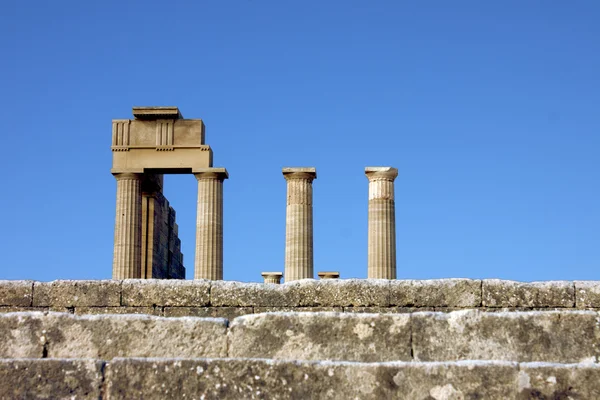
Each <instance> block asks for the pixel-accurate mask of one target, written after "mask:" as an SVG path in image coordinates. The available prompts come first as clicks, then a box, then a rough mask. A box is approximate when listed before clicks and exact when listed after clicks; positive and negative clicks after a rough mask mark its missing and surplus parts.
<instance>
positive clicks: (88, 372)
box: [0, 359, 104, 399]
mask: <svg viewBox="0 0 600 400" xmlns="http://www.w3.org/2000/svg"><path fill="white" fill-rule="evenodd" d="M103 364H104V363H103V362H101V361H95V360H50V359H45V360H31V359H30V360H0V399H99V398H101V388H100V387H101V385H102V368H103Z"/></svg>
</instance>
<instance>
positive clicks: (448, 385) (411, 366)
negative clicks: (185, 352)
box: [106, 358, 518, 400]
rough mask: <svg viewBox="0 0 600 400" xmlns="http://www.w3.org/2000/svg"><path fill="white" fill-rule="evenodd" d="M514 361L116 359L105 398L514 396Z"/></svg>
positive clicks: (422, 399)
mask: <svg viewBox="0 0 600 400" xmlns="http://www.w3.org/2000/svg"><path fill="white" fill-rule="evenodd" d="M517 372H518V370H517V366H516V364H513V363H500V362H485V363H484V362H469V363H461V362H458V363H426V364H415V363H403V362H398V363H382V364H372V363H369V364H363V363H340V362H328V361H325V362H310V361H281V360H279V361H273V360H260V359H225V360H222V359H195V360H185V359H183V360H182V359H179V360H156V359H155V360H142V359H122V358H119V359H115V360H113V361H112V362H111V363H110V364H109V365H108V366H107V368H106V392H107V396H108V398H110V399H113V398H119V399H120V398H135V399H138V398H139V399H141V398H143V399H146V400H153V399H165V398H196V399H223V400H228V399H252V398H256V399H259V398H270V399H316V398H319V399H365V400H373V399H377V400H379V399H395V398H402V399H411V400H430V399H447V400H450V399H490V400H500V399H502V400H504V399H512V398H514V397H515V396H514V395H515V393H516V381H517Z"/></svg>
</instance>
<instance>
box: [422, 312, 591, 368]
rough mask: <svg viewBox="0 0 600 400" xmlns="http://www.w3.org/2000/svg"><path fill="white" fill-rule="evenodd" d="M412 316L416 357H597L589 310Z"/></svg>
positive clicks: (565, 360) (557, 359)
mask: <svg viewBox="0 0 600 400" xmlns="http://www.w3.org/2000/svg"><path fill="white" fill-rule="evenodd" d="M411 322H412V345H413V351H414V358H415V360H418V361H452V360H505V361H523V362H527V361H545V362H560V363H574V362H582V361H595V360H597V357H598V355H599V350H600V346H599V345H598V344H599V343H600V326H598V314H597V313H595V312H591V311H545V312H538V311H531V312H511V313H489V312H481V311H477V310H465V311H455V312H451V313H414V314H412V319H411Z"/></svg>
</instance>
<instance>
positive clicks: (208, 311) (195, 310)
mask: <svg viewBox="0 0 600 400" xmlns="http://www.w3.org/2000/svg"><path fill="white" fill-rule="evenodd" d="M253 312H254V311H253V309H252V307H165V310H164V316H165V317H203V318H206V317H212V318H225V319H228V320H230V321H231V320H233V319H234V318H236V317H239V316H242V315H247V314H252V313H253Z"/></svg>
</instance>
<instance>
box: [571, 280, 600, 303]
mask: <svg viewBox="0 0 600 400" xmlns="http://www.w3.org/2000/svg"><path fill="white" fill-rule="evenodd" d="M575 292H576V293H575V296H576V304H577V308H591V307H594V308H599V307H600V281H575Z"/></svg>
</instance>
